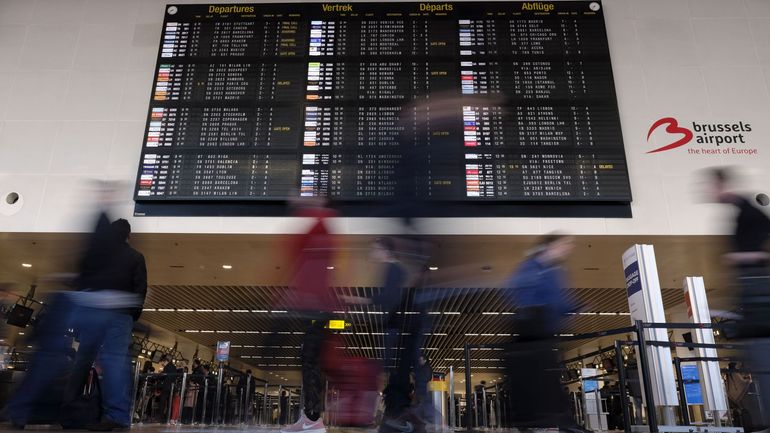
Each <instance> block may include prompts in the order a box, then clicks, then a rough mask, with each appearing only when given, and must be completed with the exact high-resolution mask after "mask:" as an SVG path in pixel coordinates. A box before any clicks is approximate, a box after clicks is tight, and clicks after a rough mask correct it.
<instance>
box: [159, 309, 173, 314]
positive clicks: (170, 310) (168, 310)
mask: <svg viewBox="0 0 770 433" xmlns="http://www.w3.org/2000/svg"><path fill="white" fill-rule="evenodd" d="M173 311H174V309H173V308H158V312H159V313H170V312H173Z"/></svg>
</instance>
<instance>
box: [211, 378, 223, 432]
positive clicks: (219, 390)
mask: <svg viewBox="0 0 770 433" xmlns="http://www.w3.org/2000/svg"><path fill="white" fill-rule="evenodd" d="M223 375H224V369H223V368H222V364H220V365H219V370H218V374H217V394H216V399H215V400H214V418H213V419H212V420H211V421H212V422H211V423H212V424H220V421H219V419H220V418H219V415H220V413H219V409H220V407H219V405H220V404H221V402H222V376H223Z"/></svg>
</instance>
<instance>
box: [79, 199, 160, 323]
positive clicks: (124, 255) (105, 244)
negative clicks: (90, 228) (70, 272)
mask: <svg viewBox="0 0 770 433" xmlns="http://www.w3.org/2000/svg"><path fill="white" fill-rule="evenodd" d="M76 284H77V289H78V290H89V291H99V290H120V291H124V292H130V293H135V294H137V295H139V296H140V297H141V303H142V304H143V303H144V299H145V297H146V296H147V266H146V264H145V261H144V256H143V255H142V253H140V252H139V251H137V250H135V249H133V248H131V246H130V245H128V243H126V242H125V240H123V239H120V238H118V236H117V235H116V234H115V232H114V231H113V229H112V226H111V225H110V221H109V219H108V218H107V215H106V214H105V213H104V212H102V213H101V214H100V215H99V219H98V221H97V224H96V229H95V230H94V233H93V234H92V235H91V238H90V239H89V242H88V245H87V247H86V251H85V254H84V255H83V258H82V260H81V262H80V275H79V277H78V279H77V281H76ZM126 313H127V314H131V315H132V316H133V318H134V320H138V319H139V316H140V315H141V313H142V309H141V305H140V307H139V308H131V309H126Z"/></svg>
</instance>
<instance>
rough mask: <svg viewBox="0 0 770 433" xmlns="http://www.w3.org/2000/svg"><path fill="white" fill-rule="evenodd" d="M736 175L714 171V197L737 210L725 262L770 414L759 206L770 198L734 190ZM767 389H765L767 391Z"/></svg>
mask: <svg viewBox="0 0 770 433" xmlns="http://www.w3.org/2000/svg"><path fill="white" fill-rule="evenodd" d="M733 181H734V175H733V173H732V172H731V171H730V170H728V169H726V168H715V169H712V170H711V171H710V182H711V195H712V199H713V201H715V202H717V203H722V204H727V205H730V206H732V207H734V208H735V211H736V213H735V216H734V222H733V227H732V235H731V237H730V245H729V252H728V253H727V254H725V256H724V259H725V261H726V262H727V263H728V264H729V265H730V266H731V267H732V271H733V274H734V277H735V283H736V284H735V285H736V288H737V290H738V292H739V293H738V297H739V301H738V302H739V305H738V309H739V314H740V315H741V319H740V320H738V326H737V331H738V338H739V339H741V340H743V342H744V343H745V344H744V345H743V347H744V348H745V350H744V353H743V357H744V358H745V360H744V365H745V366H746V367H748V370H749V371H752V370H753V371H756V372H759V374H755V375H753V376H752V378H753V380H754V381H755V382H756V383H757V385H758V388H759V389H760V392H759V404H760V410H759V412H761V413H764V414H770V393H768V392H767V390H770V375H768V374H764V372H767V371H768V370H770V253H769V252H768V250H767V248H768V245H767V243H768V242H767V241H768V239H770V217H769V216H768V215H767V213H766V212H764V211H763V210H762V209H761V208H760V207H759V206H757V204H761V205H765V206H766V205H767V202H766V201H767V196H759V197H757V198H756V199H749V198H747V197H745V196H744V195H742V194H739V193H738V192H736V191H734V190H733V189H732V182H733ZM761 390H765V391H761ZM758 418H759V419H758V420H757V421H756V423H755V425H754V426H753V427H751V429H752V430H763V431H767V430H768V429H769V428H770V419H762V418H770V416H767V415H766V417H758Z"/></svg>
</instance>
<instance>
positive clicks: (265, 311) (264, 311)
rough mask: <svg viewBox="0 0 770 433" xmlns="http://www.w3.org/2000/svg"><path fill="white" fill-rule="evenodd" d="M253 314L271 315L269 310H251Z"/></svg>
mask: <svg viewBox="0 0 770 433" xmlns="http://www.w3.org/2000/svg"><path fill="white" fill-rule="evenodd" d="M251 312H252V313H269V311H268V310H251Z"/></svg>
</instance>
